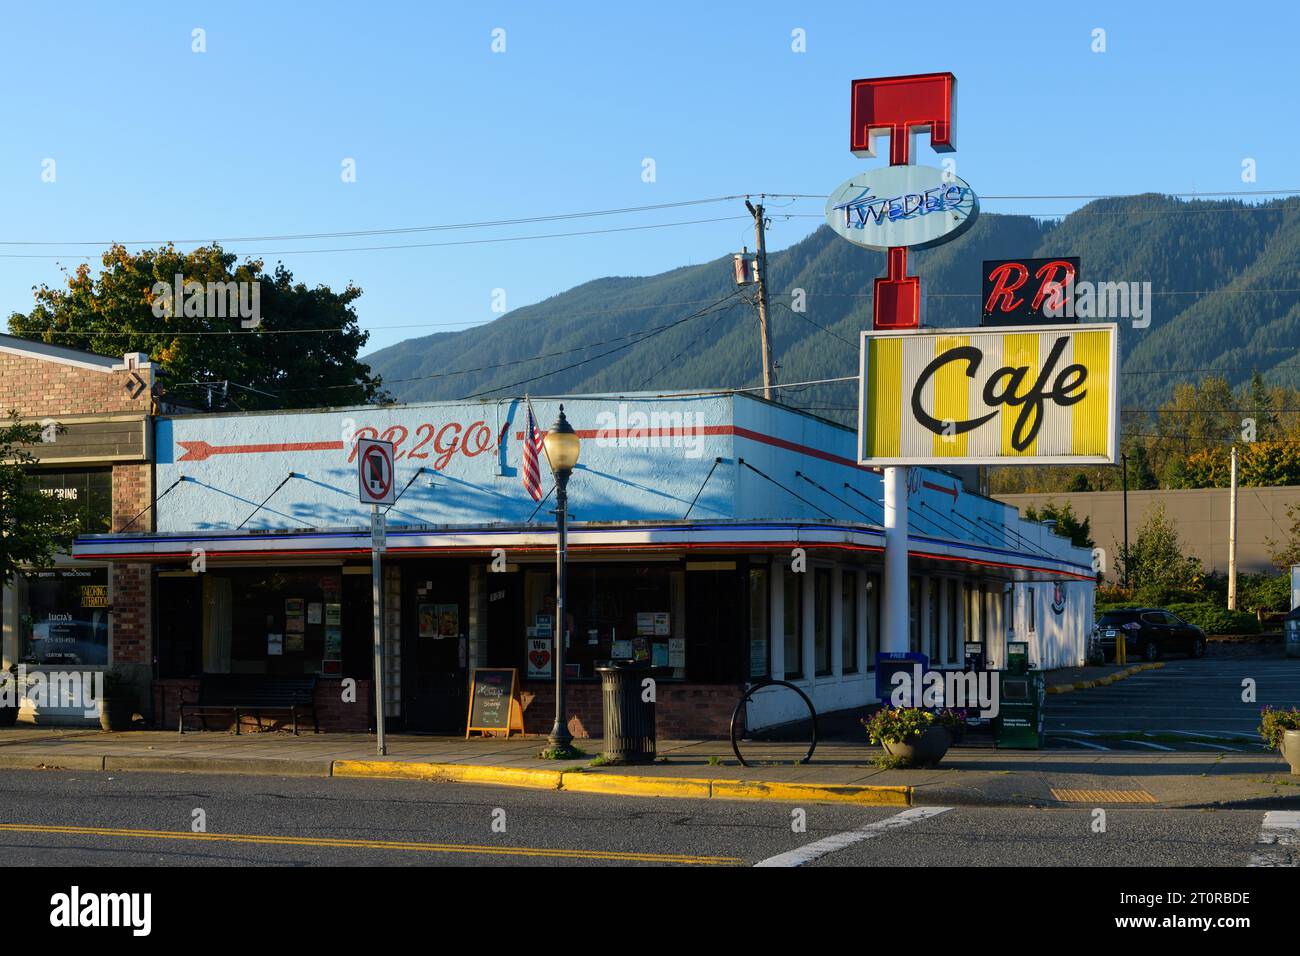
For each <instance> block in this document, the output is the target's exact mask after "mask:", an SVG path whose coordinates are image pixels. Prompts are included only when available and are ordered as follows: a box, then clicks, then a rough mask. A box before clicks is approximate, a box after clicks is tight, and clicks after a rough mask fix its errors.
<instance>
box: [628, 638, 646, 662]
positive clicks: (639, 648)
mask: <svg viewBox="0 0 1300 956" xmlns="http://www.w3.org/2000/svg"><path fill="white" fill-rule="evenodd" d="M649 659H650V641H649V640H648V639H647V638H644V637H634V638H632V660H634V661H648V660H649Z"/></svg>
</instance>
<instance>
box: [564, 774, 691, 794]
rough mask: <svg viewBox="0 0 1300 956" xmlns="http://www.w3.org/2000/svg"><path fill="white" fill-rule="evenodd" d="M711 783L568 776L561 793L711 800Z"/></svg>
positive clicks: (648, 778)
mask: <svg viewBox="0 0 1300 956" xmlns="http://www.w3.org/2000/svg"><path fill="white" fill-rule="evenodd" d="M711 784H712V781H711V780H699V779H695V778H693V777H634V776H630V775H628V774H621V773H572V772H570V773H566V774H565V775H564V780H563V783H562V784H561V786H560V789H562V790H572V791H573V792H574V793H610V794H622V795H623V796H627V797H702V798H706V799H707V798H708V797H709V796H710V791H711V790H712V786H711Z"/></svg>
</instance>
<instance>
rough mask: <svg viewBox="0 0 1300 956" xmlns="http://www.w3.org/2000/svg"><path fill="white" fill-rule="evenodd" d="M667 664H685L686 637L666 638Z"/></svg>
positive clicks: (673, 665)
mask: <svg viewBox="0 0 1300 956" xmlns="http://www.w3.org/2000/svg"><path fill="white" fill-rule="evenodd" d="M668 666H669V667H685V666H686V638H684V637H673V638H669V639H668Z"/></svg>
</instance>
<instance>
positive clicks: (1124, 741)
mask: <svg viewBox="0 0 1300 956" xmlns="http://www.w3.org/2000/svg"><path fill="white" fill-rule="evenodd" d="M1297 704H1300V658H1286V657H1283V656H1282V649H1281V646H1280V645H1267V646H1265V647H1264V648H1263V649H1261V651H1260V652H1259V653H1256V654H1241V653H1236V652H1234V651H1233V650H1232V649H1228V648H1221V649H1217V650H1216V649H1215V648H1214V647H1213V646H1212V647H1211V651H1210V653H1208V654H1207V655H1206V656H1205V657H1202V658H1199V659H1189V658H1182V657H1171V658H1169V659H1168V660H1166V661H1165V666H1164V667H1163V668H1161V669H1160V670H1156V671H1146V672H1143V673H1140V674H1134V675H1133V676H1131V677H1129V678H1127V679H1126V680H1123V681H1119V682H1117V683H1114V684H1111V685H1109V686H1105V687H1096V688H1090V689H1088V690H1081V691H1075V692H1073V693H1070V694H1062V695H1052V696H1049V697H1048V699H1047V707H1046V715H1045V718H1044V722H1043V729H1044V733H1045V734H1046V736H1047V741H1046V743H1047V746H1049V747H1062V748H1070V749H1078V750H1094V751H1097V750H1132V751H1146V752H1153V751H1197V752H1202V753H1205V752H1211V751H1220V752H1243V753H1257V752H1261V751H1264V750H1265V749H1266V748H1265V747H1264V745H1263V743H1262V742H1261V740H1260V738H1259V733H1258V728H1259V714H1260V710H1261V709H1262V708H1263V707H1264V706H1265V705H1271V706H1273V707H1294V706H1296V705H1297Z"/></svg>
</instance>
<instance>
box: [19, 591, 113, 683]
mask: <svg viewBox="0 0 1300 956" xmlns="http://www.w3.org/2000/svg"><path fill="white" fill-rule="evenodd" d="M17 583H18V631H19V637H20V645H19V655H20V657H21V659H22V660H23V662H24V663H27V664H107V663H108V569H107V568H48V569H45V570H41V571H30V572H27V573H25V574H22V575H20V576H19V577H18V582H17Z"/></svg>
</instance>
